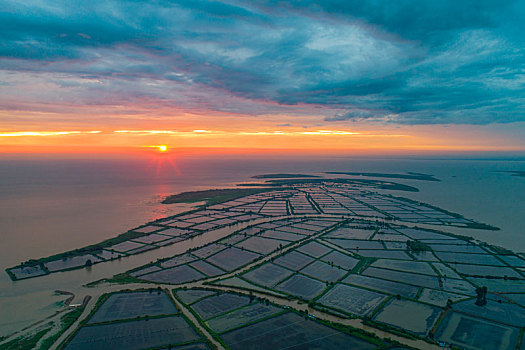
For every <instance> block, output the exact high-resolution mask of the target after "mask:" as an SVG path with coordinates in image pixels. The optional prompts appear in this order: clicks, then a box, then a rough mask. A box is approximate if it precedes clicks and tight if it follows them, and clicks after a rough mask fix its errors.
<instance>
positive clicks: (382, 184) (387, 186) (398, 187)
mask: <svg viewBox="0 0 525 350" xmlns="http://www.w3.org/2000/svg"><path fill="white" fill-rule="evenodd" d="M326 182H331V183H342V184H350V185H362V186H372V187H375V188H380V189H384V190H393V191H407V192H419V190H418V189H417V188H416V187H413V186H408V185H403V184H399V183H396V182H390V181H381V180H371V179H293V180H292V179H288V180H269V181H267V183H269V184H272V185H276V186H293V185H302V184H310V183H314V184H318V183H326Z"/></svg>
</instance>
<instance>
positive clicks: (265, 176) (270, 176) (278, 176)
mask: <svg viewBox="0 0 525 350" xmlns="http://www.w3.org/2000/svg"><path fill="white" fill-rule="evenodd" d="M297 177H321V176H318V175H306V174H263V175H255V176H252V179H293V178H297Z"/></svg>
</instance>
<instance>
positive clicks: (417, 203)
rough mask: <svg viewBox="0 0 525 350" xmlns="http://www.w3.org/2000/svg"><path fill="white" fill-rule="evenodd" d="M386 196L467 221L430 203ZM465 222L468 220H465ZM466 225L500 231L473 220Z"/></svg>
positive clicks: (497, 228) (459, 215) (461, 216)
mask: <svg viewBox="0 0 525 350" xmlns="http://www.w3.org/2000/svg"><path fill="white" fill-rule="evenodd" d="M385 196H387V197H391V198H395V199H398V200H401V201H403V202H406V203H409V204H415V205H420V206H423V207H427V208H431V209H434V210H437V211H439V212H442V213H445V214H448V215H450V216H452V217H454V218H456V219H465V217H464V216H463V215H461V214H458V213H453V212H451V211H448V210H445V209H443V208H439V207H436V206H433V205H431V204H428V203H423V202H418V201H415V200H412V199H409V198H405V197H397V196H392V195H390V194H387V195H385ZM465 220H468V219H465ZM465 225H466V227H467V228H473V229H479V230H489V231H499V230H500V228H499V227H496V226H492V225H488V224H483V223H480V222H474V221H472V220H469V222H467V223H465Z"/></svg>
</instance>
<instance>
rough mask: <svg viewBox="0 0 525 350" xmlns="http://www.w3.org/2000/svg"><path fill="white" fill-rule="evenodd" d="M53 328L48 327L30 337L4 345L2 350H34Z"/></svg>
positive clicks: (22, 337) (19, 338) (20, 338)
mask: <svg viewBox="0 0 525 350" xmlns="http://www.w3.org/2000/svg"><path fill="white" fill-rule="evenodd" d="M51 328H52V327H48V328H45V329H42V330H41V331H38V332H37V333H35V334H32V335H30V336H21V337H18V338H16V339H13V340H11V341H9V342H7V343H4V344H2V346H1V347H2V350H19V349H33V348H34V347H35V346H36V344H37V343H38V342H39V341H40V339H42V337H43V336H44V335H46V334H47V332H49V331H50V330H51Z"/></svg>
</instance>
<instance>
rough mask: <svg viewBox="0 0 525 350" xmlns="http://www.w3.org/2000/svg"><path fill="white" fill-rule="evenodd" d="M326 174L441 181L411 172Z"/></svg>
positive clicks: (328, 172) (333, 172)
mask: <svg viewBox="0 0 525 350" xmlns="http://www.w3.org/2000/svg"><path fill="white" fill-rule="evenodd" d="M326 174H332V175H351V176H366V177H384V178H390V179H404V180H421V181H441V180H438V179H436V178H435V177H434V175H427V174H420V173H411V172H409V173H407V174H392V173H354V172H340V171H327V172H326Z"/></svg>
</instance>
